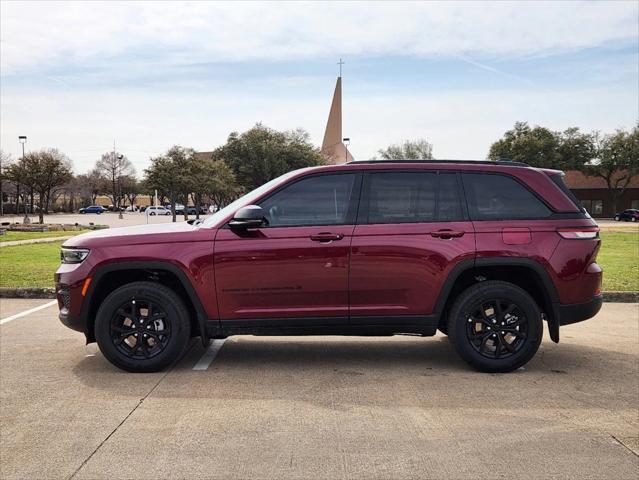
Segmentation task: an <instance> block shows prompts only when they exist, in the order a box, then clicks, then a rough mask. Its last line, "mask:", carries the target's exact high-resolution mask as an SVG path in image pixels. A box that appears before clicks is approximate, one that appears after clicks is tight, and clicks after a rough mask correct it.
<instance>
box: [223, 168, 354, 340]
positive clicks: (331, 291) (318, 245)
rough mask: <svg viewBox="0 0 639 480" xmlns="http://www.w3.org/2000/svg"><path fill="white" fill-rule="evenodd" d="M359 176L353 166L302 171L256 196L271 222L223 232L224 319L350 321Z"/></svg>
mask: <svg viewBox="0 0 639 480" xmlns="http://www.w3.org/2000/svg"><path fill="white" fill-rule="evenodd" d="M358 180H359V174H357V173H353V172H349V173H326V174H314V175H309V176H306V177H302V178H301V179H300V180H297V181H294V182H293V183H289V184H287V185H284V186H283V187H281V188H280V189H279V190H277V191H276V192H275V193H273V194H272V195H269V196H267V197H265V198H263V199H262V200H260V201H259V202H258V205H260V206H261V207H262V208H263V209H264V211H265V212H266V214H267V221H268V225H267V226H265V227H261V228H258V229H254V230H251V231H248V232H246V233H240V232H235V231H233V230H231V229H230V228H228V227H225V228H222V229H221V230H220V231H219V232H218V234H217V236H216V239H215V280H216V292H217V298H218V307H219V311H220V319H221V321H222V324H223V325H224V324H225V323H226V324H227V325H240V326H254V327H257V326H264V327H269V326H283V325H302V326H308V325H333V324H342V323H343V324H345V323H347V321H348V268H349V265H348V258H349V249H350V243H351V239H352V234H353V230H354V228H355V227H354V217H355V212H356V202H357V200H358V198H359V183H360V182H359V181H358Z"/></svg>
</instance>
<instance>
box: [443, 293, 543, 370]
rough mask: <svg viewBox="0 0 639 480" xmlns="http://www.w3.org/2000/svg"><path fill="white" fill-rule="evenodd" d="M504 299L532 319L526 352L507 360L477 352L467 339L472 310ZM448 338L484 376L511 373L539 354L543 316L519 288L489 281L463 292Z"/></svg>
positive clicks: (463, 356) (452, 314) (525, 345)
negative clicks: (482, 304)
mask: <svg viewBox="0 0 639 480" xmlns="http://www.w3.org/2000/svg"><path fill="white" fill-rule="evenodd" d="M494 299H500V300H503V301H507V302H512V303H514V304H516V305H517V306H518V308H519V309H520V310H521V311H522V312H523V313H524V315H525V316H526V318H527V319H528V324H527V337H526V339H525V344H524V346H523V348H522V349H521V350H520V351H519V352H517V353H516V354H515V355H513V356H510V357H507V358H503V359H490V358H487V357H484V356H483V355H481V354H480V353H479V352H477V351H476V350H475V349H474V348H473V346H472V345H471V344H470V340H468V338H467V335H466V323H467V320H468V317H469V316H470V315H471V314H472V310H473V309H474V308H475V307H476V305H477V303H478V302H479V301H481V300H483V301H488V300H494ZM448 335H449V337H450V339H451V342H452V343H453V345H454V346H455V349H456V350H457V352H458V353H459V355H460V356H461V357H462V358H463V359H464V360H465V361H466V362H467V363H469V364H470V365H472V366H473V367H474V368H476V369H478V370H480V371H483V372H491V373H495V372H510V371H513V370H516V369H517V368H519V367H521V366H522V365H524V364H526V363H527V362H528V361H529V360H530V359H531V358H532V357H533V356H534V355H535V353H536V352H537V350H538V349H539V345H540V343H541V339H542V335H543V324H542V320H541V312H540V310H539V307H538V306H537V304H536V303H535V301H534V300H533V299H532V297H531V296H530V295H529V294H528V293H527V292H526V291H524V290H522V289H521V288H519V287H517V286H516V285H512V284H509V283H506V282H498V281H486V282H482V283H481V284H478V285H475V286H473V287H470V288H469V289H467V290H466V291H465V292H463V293H462V294H461V295H460V297H459V298H458V300H457V302H456V303H455V304H454V306H453V308H452V310H451V314H450V318H449V325H448Z"/></svg>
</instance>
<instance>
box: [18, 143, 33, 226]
mask: <svg viewBox="0 0 639 480" xmlns="http://www.w3.org/2000/svg"><path fill="white" fill-rule="evenodd" d="M18 141H19V142H20V143H21V144H22V162H24V144H25V143H27V136H26V135H19V136H18ZM19 202H20V200H19V199H18V197H16V214H17V213H18V204H19ZM22 223H31V219H30V218H29V212H27V202H26V201H25V202H24V220H22Z"/></svg>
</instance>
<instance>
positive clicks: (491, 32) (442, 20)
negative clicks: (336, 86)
mask: <svg viewBox="0 0 639 480" xmlns="http://www.w3.org/2000/svg"><path fill="white" fill-rule="evenodd" d="M1 5H2V6H1V27H2V28H1V41H2V43H1V49H2V55H1V64H0V65H1V68H2V72H3V75H7V74H18V73H21V72H33V71H37V70H41V69H48V68H51V69H53V68H59V67H61V66H66V67H68V66H74V65H82V66H87V65H89V64H90V65H93V66H100V65H104V64H105V63H109V62H113V61H114V60H117V59H118V58H125V59H127V61H128V62H129V63H130V64H134V63H135V62H136V57H140V58H139V61H140V62H141V63H143V64H148V65H149V66H150V67H152V66H153V65H157V66H162V65H184V64H190V63H198V62H229V61H231V62H242V61H251V60H261V61H284V60H286V61H291V60H303V59H308V58H317V57H323V56H325V57H335V56H339V55H343V56H354V55H364V56H386V55H410V56H430V57H432V56H448V55H468V56H473V58H474V60H477V59H476V58H475V56H481V57H484V58H486V57H491V58H495V57H499V56H520V55H545V54H549V53H558V52H562V51H570V50H575V49H583V48H591V47H598V46H602V45H606V44H609V43H611V42H620V41H621V42H626V43H628V44H631V45H632V44H636V39H637V34H638V32H637V28H638V27H637V15H638V8H639V7H638V4H637V2H633V1H628V2H596V3H593V2H583V3H579V2H544V3H521V2H512V3H511V2H494V3H488V2H455V3H453V2H446V3H438V2H425V3H400V2H392V3H379V2H374V3H367V4H364V3H361V2H354V3H350V2H333V3H290V2H285V3H277V2H275V3H241V2H236V3H203V2H194V3H168V2H132V3H116V2H108V3H102V2H83V3H80V2H72V3H54V2H46V3H40V2H39V3H26V2H3V3H2V4H1Z"/></svg>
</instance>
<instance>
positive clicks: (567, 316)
mask: <svg viewBox="0 0 639 480" xmlns="http://www.w3.org/2000/svg"><path fill="white" fill-rule="evenodd" d="M602 303H603V297H602V296H601V295H595V296H594V297H592V298H591V299H590V300H589V301H587V302H585V303H573V304H560V305H559V306H558V310H559V324H560V325H570V324H572V323H577V322H583V321H584V320H588V319H589V318H592V317H594V316H595V315H597V313H598V312H599V310H601V304H602Z"/></svg>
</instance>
